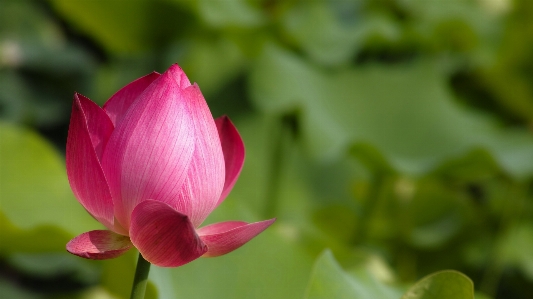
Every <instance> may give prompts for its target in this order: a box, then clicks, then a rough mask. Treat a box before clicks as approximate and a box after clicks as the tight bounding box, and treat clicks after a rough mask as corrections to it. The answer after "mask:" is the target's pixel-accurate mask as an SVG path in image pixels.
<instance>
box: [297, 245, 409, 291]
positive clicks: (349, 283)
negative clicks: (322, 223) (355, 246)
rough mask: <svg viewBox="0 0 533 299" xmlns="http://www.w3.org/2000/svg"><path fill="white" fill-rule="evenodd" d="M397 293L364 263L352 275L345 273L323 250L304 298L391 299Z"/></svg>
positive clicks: (329, 252) (327, 251)
mask: <svg viewBox="0 0 533 299" xmlns="http://www.w3.org/2000/svg"><path fill="white" fill-rule="evenodd" d="M399 295H400V293H399V292H398V290H396V289H393V288H392V287H390V286H388V285H386V284H384V283H382V282H380V281H378V280H377V279H376V278H375V277H374V275H373V274H372V273H370V272H369V271H368V270H366V269H365V268H364V266H363V267H361V266H359V267H358V269H356V271H354V275H353V276H351V275H349V274H347V273H346V272H344V270H343V269H342V268H341V267H340V265H339V264H338V263H337V261H336V260H335V258H334V257H333V254H332V253H331V251H329V250H326V251H324V253H322V254H321V255H320V256H319V257H318V259H317V261H316V262H315V265H314V267H313V272H312V273H311V280H310V282H309V285H308V287H307V293H306V296H305V299H330V298H336V299H353V298H357V299H389V298H390V299H394V298H398V296H399Z"/></svg>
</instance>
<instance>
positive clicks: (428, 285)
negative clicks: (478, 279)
mask: <svg viewBox="0 0 533 299" xmlns="http://www.w3.org/2000/svg"><path fill="white" fill-rule="evenodd" d="M451 298H453V299H474V283H473V282H472V280H470V278H468V277H467V276H466V275H464V274H462V273H460V272H457V271H453V270H445V271H440V272H437V273H433V274H430V275H428V276H426V277H424V278H422V279H421V280H420V281H418V282H417V283H416V284H415V285H414V286H413V287H411V288H410V289H409V291H407V293H405V294H404V295H403V296H402V298H401V299H451Z"/></svg>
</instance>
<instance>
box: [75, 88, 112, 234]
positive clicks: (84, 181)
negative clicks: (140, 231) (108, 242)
mask: <svg viewBox="0 0 533 299" xmlns="http://www.w3.org/2000/svg"><path fill="white" fill-rule="evenodd" d="M112 132H113V124H112V123H111V121H110V120H109V118H108V117H107V114H105V112H104V111H103V110H102V109H101V108H100V107H98V105H96V104H95V103H93V102H92V101H91V100H89V99H87V98H86V97H84V96H82V95H80V94H75V95H74V102H73V104H72V114H71V117H70V125H69V130H68V138H67V150H66V167H67V176H68V179H69V183H70V186H71V188H72V191H73V193H74V196H75V197H76V198H77V199H78V201H79V202H80V203H81V204H82V205H83V207H84V208H85V209H86V210H87V211H88V212H89V213H90V214H91V215H92V216H93V217H94V218H96V220H98V221H99V222H100V223H102V224H103V225H105V226H106V227H107V228H109V229H112V230H114V225H113V223H114V220H113V209H114V208H113V200H112V198H111V193H110V191H109V187H108V184H107V180H106V178H105V175H104V172H103V170H102V166H101V164H100V157H101V153H102V152H103V150H104V148H105V146H106V144H107V141H108V139H109V137H110V135H111V133H112Z"/></svg>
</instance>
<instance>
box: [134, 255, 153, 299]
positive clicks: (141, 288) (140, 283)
mask: <svg viewBox="0 0 533 299" xmlns="http://www.w3.org/2000/svg"><path fill="white" fill-rule="evenodd" d="M150 265H151V264H150V263H149V262H148V261H147V260H145V259H144V258H143V256H142V255H141V253H139V258H138V259H137V268H136V269H135V277H134V278H133V286H132V288H131V296H130V299H144V293H145V292H146V284H147V282H148V273H150Z"/></svg>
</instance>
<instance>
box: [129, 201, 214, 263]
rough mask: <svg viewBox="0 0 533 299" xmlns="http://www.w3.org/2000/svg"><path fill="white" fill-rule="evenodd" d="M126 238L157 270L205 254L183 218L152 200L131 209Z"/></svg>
mask: <svg viewBox="0 0 533 299" xmlns="http://www.w3.org/2000/svg"><path fill="white" fill-rule="evenodd" d="M130 238H131V242H132V243H133V244H134V245H135V247H137V249H138V250H139V252H140V253H141V254H142V256H143V257H144V258H145V259H146V260H147V261H149V262H150V263H152V264H154V265H157V266H160V267H178V266H181V265H184V264H187V263H189V262H191V261H193V260H195V259H197V258H199V257H200V256H202V255H203V254H204V253H205V252H206V251H207V246H206V245H205V244H204V243H203V242H202V240H200V238H199V237H198V235H197V234H196V231H195V230H194V226H193V225H192V223H191V221H190V220H189V218H188V217H187V216H186V215H184V214H181V213H180V212H178V211H176V210H174V209H173V208H172V207H170V206H169V205H167V204H166V203H163V202H160V201H155V200H146V201H143V202H141V203H140V204H138V205H137V206H136V207H135V209H134V210H133V213H132V215H131V226H130Z"/></svg>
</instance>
